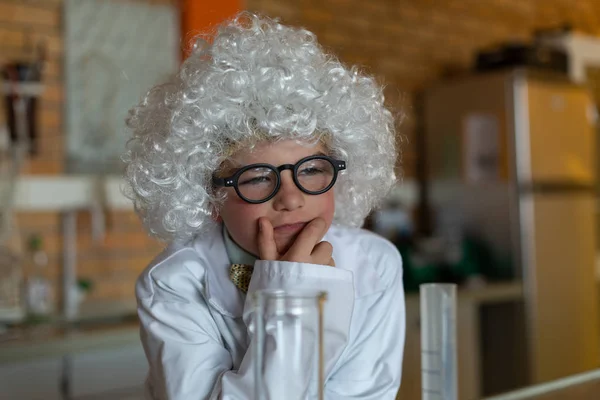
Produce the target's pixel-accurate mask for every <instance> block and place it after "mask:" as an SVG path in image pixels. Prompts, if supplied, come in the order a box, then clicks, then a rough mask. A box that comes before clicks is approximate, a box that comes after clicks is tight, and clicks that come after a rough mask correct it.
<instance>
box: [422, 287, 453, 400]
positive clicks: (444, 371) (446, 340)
mask: <svg viewBox="0 0 600 400" xmlns="http://www.w3.org/2000/svg"><path fill="white" fill-rule="evenodd" d="M420 301H421V386H422V392H421V393H422V400H457V398H458V384H457V371H456V369H457V360H456V285H454V284H438V283H432V284H424V285H421V286H420Z"/></svg>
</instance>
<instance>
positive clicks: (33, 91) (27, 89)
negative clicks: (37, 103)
mask: <svg viewBox="0 0 600 400" xmlns="http://www.w3.org/2000/svg"><path fill="white" fill-rule="evenodd" d="M43 91H44V85H43V84H41V83H38V82H19V83H11V82H2V93H4V94H15V95H19V96H29V97H37V96H39V95H41V94H42V92H43Z"/></svg>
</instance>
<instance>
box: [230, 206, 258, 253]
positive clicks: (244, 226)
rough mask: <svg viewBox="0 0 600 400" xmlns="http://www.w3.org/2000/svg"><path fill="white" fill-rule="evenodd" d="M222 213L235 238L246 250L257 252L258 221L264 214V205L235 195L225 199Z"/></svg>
mask: <svg viewBox="0 0 600 400" xmlns="http://www.w3.org/2000/svg"><path fill="white" fill-rule="evenodd" d="M220 214H221V218H222V220H223V223H224V224H225V227H226V228H227V231H228V232H229V234H230V235H231V237H232V238H233V240H234V241H235V242H236V243H237V244H238V245H240V246H241V247H242V248H244V249H245V250H246V251H249V252H251V253H256V234H257V231H258V226H257V224H258V222H257V221H258V219H259V218H260V217H261V216H263V215H264V207H261V205H258V204H248V203H246V202H245V201H243V200H241V199H239V198H238V197H237V196H235V197H229V198H228V199H227V200H226V201H225V203H224V204H223V207H222V208H221V212H220Z"/></svg>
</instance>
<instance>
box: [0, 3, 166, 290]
mask: <svg viewBox="0 0 600 400" xmlns="http://www.w3.org/2000/svg"><path fill="white" fill-rule="evenodd" d="M139 1H142V0H139ZM144 1H151V0H144ZM152 1H154V2H161V1H162V2H168V1H170V0H152ZM62 12H63V0H0V64H4V63H5V62H7V61H12V60H14V59H17V58H21V57H23V56H26V55H27V54H26V52H25V50H26V48H27V43H28V42H29V43H36V42H37V41H38V40H40V39H43V40H44V41H45V42H46V43H47V45H48V62H47V66H46V70H45V73H44V86H45V90H44V94H43V95H42V98H41V101H40V108H39V120H38V127H39V131H38V137H39V141H40V153H39V155H38V156H36V157H35V158H33V159H31V160H28V161H27V163H26V165H24V168H23V173H24V174H60V173H61V172H62V171H63V170H64V154H65V153H64V131H63V104H64V103H63V99H64V89H63V83H64V79H63V58H64V51H65V49H64V47H63V38H62V35H63V32H62V26H61V21H62ZM0 104H2V107H3V106H4V104H3V102H0ZM0 111H1V112H0V126H2V125H4V119H5V116H4V109H3V108H0ZM16 221H17V224H18V229H19V231H18V232H16V234H18V235H20V236H21V237H23V238H26V237H28V236H29V235H30V234H32V233H39V234H41V235H43V238H44V243H45V247H46V250H47V251H48V255H49V268H48V271H47V273H48V276H49V277H50V278H51V279H53V280H55V281H56V282H57V288H58V289H59V291H60V286H59V285H58V282H60V265H61V262H62V256H61V251H62V246H63V241H62V236H61V223H60V216H59V215H58V214H56V213H19V214H18V215H17V216H16ZM78 233H79V239H78V266H77V268H78V273H79V276H80V277H86V278H91V279H92V280H93V281H94V290H93V291H92V292H91V294H90V296H89V299H90V300H91V301H94V300H103V299H111V300H113V299H125V300H131V299H133V282H134V281H135V278H136V277H137V275H138V274H139V273H140V272H141V270H142V269H143V268H144V267H145V266H146V265H147V264H148V262H149V261H150V260H151V258H152V257H153V256H154V255H156V253H158V251H160V248H161V246H162V244H160V243H157V242H156V241H154V240H152V239H150V238H148V236H147V235H146V234H145V232H143V230H142V228H141V225H140V223H139V221H138V220H137V217H136V216H135V215H134V214H133V213H132V212H112V213H109V214H108V218H107V235H106V237H105V238H104V239H103V240H102V241H100V242H94V241H93V240H92V237H91V225H90V218H89V215H88V214H87V213H84V212H82V213H79V215H78ZM26 272H29V271H26ZM57 297H58V296H57Z"/></svg>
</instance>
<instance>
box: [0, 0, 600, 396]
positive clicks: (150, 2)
mask: <svg viewBox="0 0 600 400" xmlns="http://www.w3.org/2000/svg"><path fill="white" fill-rule="evenodd" d="M240 10H251V11H256V12H260V13H262V14H266V15H269V16H272V17H278V18H280V19H281V20H282V22H284V23H288V24H293V25H300V26H304V27H306V28H307V29H309V30H311V31H312V32H314V33H315V34H316V35H317V38H318V40H319V41H320V43H321V44H322V45H323V46H324V47H325V48H326V49H328V50H330V51H332V52H334V53H335V54H337V55H338V56H339V58H340V59H341V60H342V61H343V62H345V63H347V64H358V65H359V66H360V67H361V68H362V69H363V70H364V71H365V72H367V73H369V74H373V75H375V76H376V77H377V79H378V80H379V81H380V82H381V83H382V84H384V85H385V88H386V89H385V94H386V99H387V101H388V105H389V106H390V107H391V108H392V109H393V110H394V112H396V113H397V114H398V116H399V127H398V128H399V130H398V131H399V139H400V141H401V149H402V152H401V155H400V159H401V162H400V163H399V165H398V173H399V175H400V176H401V182H400V184H399V185H398V187H397V188H396V189H395V190H394V191H393V193H392V194H391V196H390V198H389V199H388V201H387V203H386V205H385V207H383V209H381V210H379V211H377V212H374V213H373V214H372V215H371V216H369V218H368V219H367V221H366V224H365V227H366V228H367V229H371V230H373V231H376V232H378V233H380V234H382V235H384V236H386V237H387V238H389V239H390V240H392V241H393V242H394V243H395V244H396V246H397V247H398V249H399V250H400V251H401V253H402V255H403V260H404V280H405V287H406V292H407V341H406V350H405V358H404V360H398V362H403V365H404V371H403V383H402V387H401V390H400V393H399V398H401V399H409V400H413V399H419V398H421V395H420V391H421V381H420V354H421V353H420V347H419V338H420V321H419V300H418V287H419V284H421V283H427V282H453V283H457V284H459V296H458V297H459V301H458V314H457V323H458V333H459V339H458V351H459V354H458V356H459V369H458V371H459V387H460V389H459V393H460V394H459V398H460V399H467V400H470V399H479V398H482V397H485V396H489V395H493V394H497V393H502V392H506V391H509V390H512V389H516V388H521V387H525V386H528V385H531V384H535V383H540V382H548V381H551V380H553V379H557V378H560V377H564V376H568V375H572V374H576V373H580V372H583V371H589V370H592V369H595V368H598V367H600V365H599V364H600V329H599V321H600V319H599V317H600V297H599V296H598V294H599V293H598V292H599V290H600V239H599V238H598V235H597V226H598V222H600V219H599V218H598V215H600V213H599V212H598V188H599V185H600V182H599V180H598V173H597V169H598V167H597V165H598V163H597V147H598V144H597V143H598V139H597V136H598V133H597V132H598V129H597V126H598V121H597V114H598V112H597V106H596V101H597V100H598V96H600V3H599V2H597V1H595V0H578V1H577V2H572V1H566V0H485V1H481V0H371V1H360V0H319V1H317V0H245V1H243V0H180V1H175V0H170V1H169V0H0V71H1V73H2V75H1V81H0V82H1V88H2V101H1V102H0V104H1V107H0V111H1V112H0V153H1V155H2V157H1V158H0V207H1V218H0V240H1V241H2V242H1V245H2V247H1V251H0V399H131V400H133V399H138V398H142V397H141V393H142V391H141V387H142V383H143V380H144V377H145V373H146V369H147V366H146V361H145V358H144V355H143V351H142V349H141V345H140V343H139V335H138V325H137V318H136V315H135V298H134V292H133V286H134V283H135V279H136V278H137V276H138V275H139V273H140V272H141V271H142V270H143V269H144V268H145V266H146V265H147V264H148V262H149V261H150V260H151V259H152V258H153V257H154V256H155V255H156V254H157V253H158V252H159V251H160V250H161V248H162V246H163V245H162V244H161V243H158V242H156V241H154V240H153V239H150V238H148V237H147V235H146V234H145V232H144V231H143V230H142V228H141V225H140V223H139V222H138V220H137V217H136V216H135V215H134V213H133V211H132V207H131V204H130V203H129V201H128V200H127V199H125V198H124V197H123V196H122V195H121V193H120V185H121V178H120V174H121V170H122V165H121V164H120V162H119V157H120V155H121V153H122V152H123V149H124V146H125V142H126V140H127V135H126V132H125V129H124V123H123V120H124V118H125V116H126V113H127V110H128V109H129V108H130V107H131V106H132V105H133V104H135V103H136V102H137V100H138V99H139V98H140V97H141V96H142V95H143V94H144V93H145V91H146V90H147V89H148V88H149V87H150V86H151V85H153V84H154V83H157V82H159V81H161V80H163V79H164V78H165V77H166V76H167V75H168V74H170V73H173V72H174V71H175V70H176V69H177V68H178V66H179V64H180V62H181V60H182V59H183V58H184V57H185V55H186V53H187V49H188V48H189V45H190V43H191V40H192V38H193V36H194V35H196V34H198V33H201V32H204V31H206V30H208V29H211V28H212V27H214V26H215V25H217V24H218V23H220V22H221V21H222V20H223V19H225V18H227V17H230V16H232V15H234V14H235V13H237V12H238V11H240ZM34 380H35V382H36V385H35V387H34V386H33V385H32V384H31V382H33V381H34ZM592 393H595V394H594V395H593V394H592ZM597 393H600V386H599V385H596V386H594V387H593V388H592V387H588V388H587V389H586V388H584V389H581V391H580V392H579V394H578V396H580V397H574V396H575V395H574V394H573V393H571V394H564V395H561V396H559V397H556V398H565V399H575V398H581V399H584V398H585V399H587V398H590V399H592V398H597V397H595V396H596V395H597ZM586 396H587V397H586Z"/></svg>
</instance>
